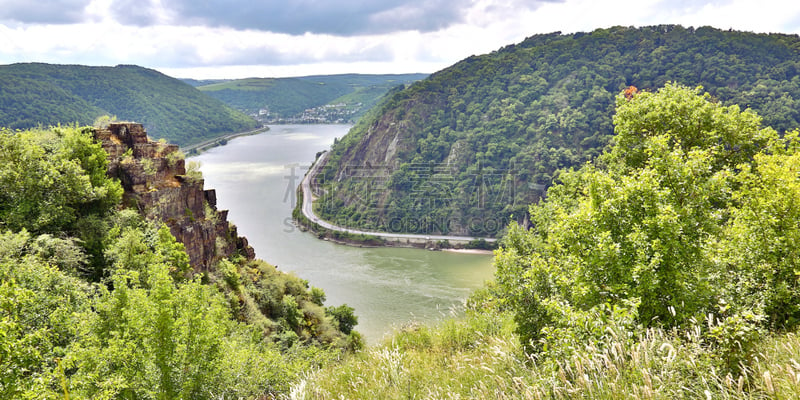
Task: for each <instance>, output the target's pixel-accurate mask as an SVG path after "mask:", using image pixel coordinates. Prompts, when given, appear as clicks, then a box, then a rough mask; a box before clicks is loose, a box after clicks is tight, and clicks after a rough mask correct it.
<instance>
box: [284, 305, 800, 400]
mask: <svg viewBox="0 0 800 400" xmlns="http://www.w3.org/2000/svg"><path fill="white" fill-rule="evenodd" d="M512 330H513V324H512V322H511V321H510V319H509V318H508V317H507V316H504V315H496V314H492V315H488V314H482V315H471V316H469V317H467V318H466V319H465V320H462V321H453V320H451V321H448V322H446V323H444V324H443V325H442V326H440V327H438V328H436V329H430V328H427V327H421V328H419V329H416V330H414V331H406V332H401V333H399V334H397V335H396V336H395V337H393V338H392V339H391V340H390V341H388V342H386V343H385V344H383V345H381V346H377V347H373V348H370V349H367V350H365V351H363V352H360V353H358V354H356V355H354V356H351V357H349V358H347V359H346V360H344V361H343V362H341V363H339V364H335V365H332V366H329V367H328V368H325V369H322V370H319V371H316V372H314V373H311V374H309V375H307V376H306V377H305V379H303V380H302V381H301V382H300V383H299V384H297V385H295V387H294V389H293V391H292V393H291V395H290V396H289V398H291V399H370V400H371V399H627V398H637V399H796V398H800V338H798V337H797V335H795V334H786V335H781V336H776V337H771V338H768V339H766V340H764V341H763V342H762V343H761V344H760V346H759V349H760V352H759V353H758V354H757V355H756V357H755V358H754V360H753V361H752V362H751V363H750V364H749V365H747V366H743V368H742V372H741V374H738V375H737V376H732V375H730V374H722V373H721V372H719V370H718V368H717V367H715V365H719V363H718V361H719V357H718V355H716V354H715V353H714V352H713V351H712V350H710V349H709V348H708V346H707V345H705V344H704V341H703V338H702V335H701V330H700V328H699V327H698V328H697V329H690V330H688V331H682V332H680V333H679V332H677V331H664V330H659V329H650V330H647V331H645V332H644V333H643V335H642V336H641V337H640V338H639V339H638V340H628V339H625V340H620V339H618V338H617V337H616V336H615V335H614V332H613V330H610V329H609V334H608V336H607V339H606V340H604V341H602V342H601V343H592V344H586V345H583V346H582V347H580V348H575V349H574V351H573V354H572V356H571V357H569V358H568V359H559V360H554V359H550V358H548V357H547V355H546V354H543V355H540V356H538V357H528V356H525V355H524V354H523V351H522V348H521V346H520V345H519V343H518V341H517V339H516V337H515V335H514V334H513V333H512Z"/></svg>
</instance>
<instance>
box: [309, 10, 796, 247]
mask: <svg viewBox="0 0 800 400" xmlns="http://www.w3.org/2000/svg"><path fill="white" fill-rule="evenodd" d="M798 43H800V39H798V38H797V36H792V35H779V34H771V35H765V34H753V33H747V32H735V31H721V30H717V29H713V28H708V27H703V28H697V29H694V28H683V27H681V26H674V25H661V26H651V27H642V28H627V27H614V28H609V29H598V30H596V31H593V32H590V33H576V34H570V35H562V34H559V33H553V34H545V35H536V36H532V37H530V38H528V39H526V40H525V41H523V42H521V43H519V44H516V45H512V46H507V47H505V48H502V49H500V50H498V51H495V52H492V53H490V54H486V55H482V56H478V57H470V58H467V59H465V60H463V61H461V62H459V63H457V64H456V65H453V66H452V67H450V68H447V69H445V70H443V71H440V72H437V73H435V74H433V75H431V76H430V77H428V78H427V79H425V80H423V81H420V82H417V83H416V84H414V85H412V86H410V87H409V88H407V89H405V90H398V91H394V92H392V93H391V94H390V95H389V96H388V97H387V99H386V101H385V102H383V103H382V104H381V105H380V106H378V107H376V109H375V110H374V112H371V113H369V114H368V115H367V116H366V117H365V118H364V119H362V120H361V121H359V123H358V124H356V125H355V126H354V128H353V129H352V130H351V131H350V133H348V134H347V135H346V136H345V137H343V138H342V139H341V140H339V141H338V142H337V143H336V144H335V145H334V146H333V149H332V151H331V153H330V156H329V160H330V161H329V163H328V165H327V167H326V168H325V173H324V175H323V176H322V180H323V182H325V183H327V185H328V186H327V187H326V192H327V193H329V197H328V198H326V199H325V202H324V207H321V208H320V215H321V216H322V217H324V218H325V219H327V220H329V221H331V222H335V223H337V224H339V225H344V226H352V227H357V228H363V229H377V230H391V231H396V230H398V229H399V230H400V231H405V232H419V233H431V234H433V233H448V232H453V233H457V234H470V235H474V236H498V235H499V234H501V233H502V229H503V228H504V227H505V226H506V225H507V222H508V221H509V220H512V219H514V220H516V221H518V222H519V223H521V224H525V223H526V217H528V210H527V206H528V204H530V203H533V202H535V201H538V200H539V199H540V198H541V197H542V196H543V195H544V193H545V190H546V189H547V187H549V186H550V185H551V184H552V182H553V179H554V178H555V177H557V173H556V171H558V170H560V169H563V168H570V167H575V168H577V167H580V166H581V165H583V164H585V163H586V162H587V161H591V160H593V159H595V157H596V156H598V155H599V154H601V153H602V152H603V150H604V148H605V147H606V146H607V145H608V144H609V143H610V141H611V138H612V137H613V134H614V124H613V122H614V120H613V119H612V115H613V111H614V104H615V96H616V95H617V94H618V93H619V92H620V91H621V90H623V89H624V88H626V87H628V86H631V85H633V86H636V87H638V88H640V89H646V90H655V89H656V88H659V87H662V86H664V85H665V84H666V83H667V82H677V83H679V84H682V85H688V86H691V87H695V86H697V85H702V86H703V87H704V88H705V90H707V91H708V92H709V93H710V97H712V98H714V99H718V100H719V101H721V102H722V103H723V104H725V105H732V104H740V105H741V106H742V107H743V108H751V109H753V110H755V111H757V112H759V113H760V114H761V115H762V117H763V118H764V122H765V123H766V125H769V126H772V127H774V128H775V129H776V130H777V131H779V132H781V133H783V132H785V131H787V130H790V129H793V128H794V127H796V126H800V113H798V110H800V108H799V107H798V106H797V104H796V102H797V101H798V100H797V99H800V80H798V69H797V68H796V65H797V62H798V55H797V54H798V53H797V50H796V49H797V48H798ZM643 101H644V100H643ZM693 101H694V103H680V104H683V106H681V107H684V108H683V109H682V110H673V114H674V115H684V116H687V117H692V118H695V119H694V120H693V121H692V122H691V124H690V125H687V126H685V127H683V128H687V129H682V130H683V131H684V132H685V134H686V135H687V136H686V137H684V138H683V139H685V140H687V142H685V143H683V144H684V145H686V146H688V147H691V146H696V145H700V144H701V143H695V142H693V141H692V140H694V139H693V138H692V137H690V136H691V135H693V134H697V133H699V132H700V130H705V131H707V128H709V127H713V126H722V125H728V126H729V130H728V131H726V132H720V133H718V134H717V136H715V137H711V136H702V137H703V138H705V139H703V140H716V139H717V138H719V139H720V140H722V141H724V142H726V144H725V146H729V145H732V144H733V145H735V143H738V142H741V141H742V139H743V138H741V137H737V134H736V132H750V131H752V130H751V127H752V125H753V123H755V119H754V116H753V115H751V114H749V113H748V112H746V113H745V115H744V116H739V117H737V121H738V122H736V123H738V124H741V126H733V125H730V124H729V123H728V122H726V120H727V119H728V118H729V117H730V116H731V115H739V114H741V113H739V112H736V111H734V108H730V109H728V110H727V111H725V112H722V113H720V114H719V115H712V114H709V108H708V107H704V108H702V109H694V108H693V107H694V106H695V105H702V103H703V100H702V99H696V100H693ZM641 104H644V103H641ZM675 104H678V103H675ZM655 112H656V111H650V113H651V114H652V113H655ZM651 117H652V118H651ZM617 119H622V120H631V119H630V118H628V117H627V116H626V117H623V116H618V117H617ZM646 120H647V121H649V122H648V123H652V124H662V125H661V129H662V130H661V131H658V130H653V132H654V134H658V133H657V132H665V131H667V130H668V129H672V128H677V127H676V126H674V124H673V122H674V121H668V120H665V119H664V117H662V118H656V117H655V116H653V115H651V116H650V117H648V118H647V119H646ZM631 123H633V122H631ZM652 127H653V126H650V127H645V126H639V127H634V126H630V127H621V126H619V125H618V127H617V129H624V130H629V131H630V132H631V135H633V136H631V137H636V136H635V135H636V134H637V133H638V132H637V131H636V129H640V128H652ZM692 130H694V133H692V134H690V132H691V131H692ZM621 140H627V139H625V138H622V139H621ZM754 143H756V144H754V145H758V144H762V143H760V142H758V141H756V142H754ZM667 145H668V146H670V147H671V144H670V143H667ZM688 147H686V148H688ZM619 148H621V149H624V148H626V147H625V146H623V147H619ZM634 150H635V149H634ZM750 150H752V149H739V148H737V147H728V148H727V149H723V145H719V146H717V147H716V148H715V149H714V150H711V151H719V152H721V153H724V152H726V151H727V152H729V153H730V152H739V155H738V156H735V155H734V154H729V156H730V157H728V158H729V162H730V163H731V164H730V165H731V166H733V165H735V163H736V162H741V161H742V160H746V159H747V157H748V154H751V155H752V151H750ZM641 151H644V149H638V150H635V152H636V154H639V152H641ZM721 155H722V154H720V156H721ZM632 156H633V155H632ZM353 167H357V168H362V169H364V170H366V171H368V172H374V175H375V178H371V177H367V178H366V179H365V177H364V175H363V174H353V173H351V171H353V170H354V169H353ZM356 171H360V170H358V169H356ZM381 182H386V184H385V185H384V184H382V183H381ZM393 227H394V228H395V229H393Z"/></svg>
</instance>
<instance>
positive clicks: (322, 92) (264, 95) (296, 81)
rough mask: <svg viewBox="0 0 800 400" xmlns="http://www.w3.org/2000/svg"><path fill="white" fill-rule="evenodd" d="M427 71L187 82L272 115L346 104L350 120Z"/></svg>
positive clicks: (247, 109) (285, 116) (232, 102)
mask: <svg viewBox="0 0 800 400" xmlns="http://www.w3.org/2000/svg"><path fill="white" fill-rule="evenodd" d="M425 77H427V74H398V75H363V74H342V75H315V76H302V77H295V78H248V79H236V80H229V81H226V80H222V81H219V80H217V81H213V80H212V81H197V80H191V79H186V80H184V81H185V82H187V83H189V84H191V85H193V86H196V87H197V88H198V89H200V90H201V91H203V92H205V93H206V94H208V95H209V96H212V97H214V98H217V99H219V100H221V101H223V102H225V103H226V104H228V105H230V106H232V107H234V108H236V109H238V110H242V111H245V112H247V113H257V112H258V111H259V110H262V109H263V110H268V111H269V113H270V117H271V118H272V119H278V118H280V119H288V118H299V117H301V114H302V113H303V112H304V111H305V110H307V109H311V108H315V107H321V106H324V105H326V104H344V105H346V106H347V107H346V108H347V110H348V111H349V112H350V113H349V118H347V119H348V120H350V121H352V120H355V119H358V117H360V116H361V115H363V114H364V112H365V111H366V110H368V109H369V108H371V107H372V106H374V105H375V104H376V103H377V102H378V100H379V99H380V98H381V97H383V95H385V94H386V93H387V92H388V91H389V90H390V89H391V88H393V87H395V86H398V85H403V84H409V83H412V82H416V81H418V80H420V79H423V78H425Z"/></svg>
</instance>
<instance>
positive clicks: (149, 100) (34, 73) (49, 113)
mask: <svg viewBox="0 0 800 400" xmlns="http://www.w3.org/2000/svg"><path fill="white" fill-rule="evenodd" d="M0 99H2V100H0V106H2V107H0V126H6V127H10V128H15V129H24V128H30V127H33V126H36V125H39V124H42V125H56V124H59V123H62V124H63V123H75V122H77V123H79V124H91V123H92V122H93V121H94V119H95V118H97V117H98V116H100V115H103V114H111V115H115V116H117V117H118V118H119V119H122V120H136V121H141V122H142V123H143V124H144V125H145V127H146V128H147V130H148V131H149V132H150V134H151V135H152V136H153V137H156V138H165V139H167V140H168V141H170V142H172V143H175V144H178V145H185V144H189V143H192V142H197V141H200V140H202V139H208V138H212V137H215V136H219V135H221V134H224V133H230V132H236V131H243V130H247V129H252V128H255V126H256V122H255V121H254V120H252V119H251V118H249V117H247V116H246V115H244V114H242V113H240V112H238V111H235V110H233V109H231V108H230V107H228V106H226V105H225V104H223V103H222V102H220V101H218V100H215V99H213V98H210V97H208V96H206V95H204V94H203V93H202V92H200V91H198V90H197V89H195V88H193V87H192V86H190V85H188V84H186V83H183V82H181V81H179V80H177V79H174V78H170V77H168V76H166V75H164V74H161V73H159V72H157V71H154V70H150V69H146V68H142V67H138V66H133V65H119V66H116V67H88V66H80V65H50V64H12V65H5V66H0Z"/></svg>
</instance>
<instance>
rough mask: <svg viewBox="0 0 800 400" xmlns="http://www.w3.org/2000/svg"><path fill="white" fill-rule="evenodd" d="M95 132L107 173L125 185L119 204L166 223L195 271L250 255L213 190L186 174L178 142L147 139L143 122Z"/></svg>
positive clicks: (201, 180)
mask: <svg viewBox="0 0 800 400" xmlns="http://www.w3.org/2000/svg"><path fill="white" fill-rule="evenodd" d="M94 136H95V140H97V141H99V142H100V143H102V146H103V149H104V150H105V151H106V153H108V160H109V164H108V175H109V176H111V177H114V178H118V179H119V180H120V182H121V183H122V187H123V188H124V189H125V194H124V197H123V201H124V203H125V204H126V205H128V206H130V207H135V208H136V209H138V210H139V212H140V213H141V214H142V215H143V216H145V217H146V218H148V219H154V220H158V221H161V222H163V223H164V224H166V225H167V226H168V227H169V229H170V231H171V232H172V235H174V236H175V238H176V239H177V240H178V241H179V242H181V243H183V245H184V246H185V247H186V253H187V254H188V255H189V259H190V262H191V265H192V267H193V268H194V269H195V270H196V271H207V270H208V269H209V268H210V267H211V266H212V265H214V264H215V263H216V262H217V261H219V260H220V259H223V258H226V257H230V256H232V255H236V254H239V255H241V256H244V257H245V258H247V259H250V260H252V259H254V258H255V251H254V250H253V248H252V247H251V246H250V245H249V244H248V243H247V239H246V238H244V237H241V236H238V234H237V231H236V226H235V225H233V224H232V223H230V222H228V211H227V210H217V197H216V192H215V191H214V190H213V189H210V190H204V188H203V179H202V178H197V177H193V176H187V174H186V162H185V160H184V158H183V155H182V153H180V151H179V150H178V146H177V145H172V144H166V143H161V142H155V141H152V140H150V139H149V138H148V137H147V132H146V131H145V129H144V127H143V126H142V124H138V123H132V122H118V123H112V124H109V126H108V127H107V128H103V129H95V133H94Z"/></svg>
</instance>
